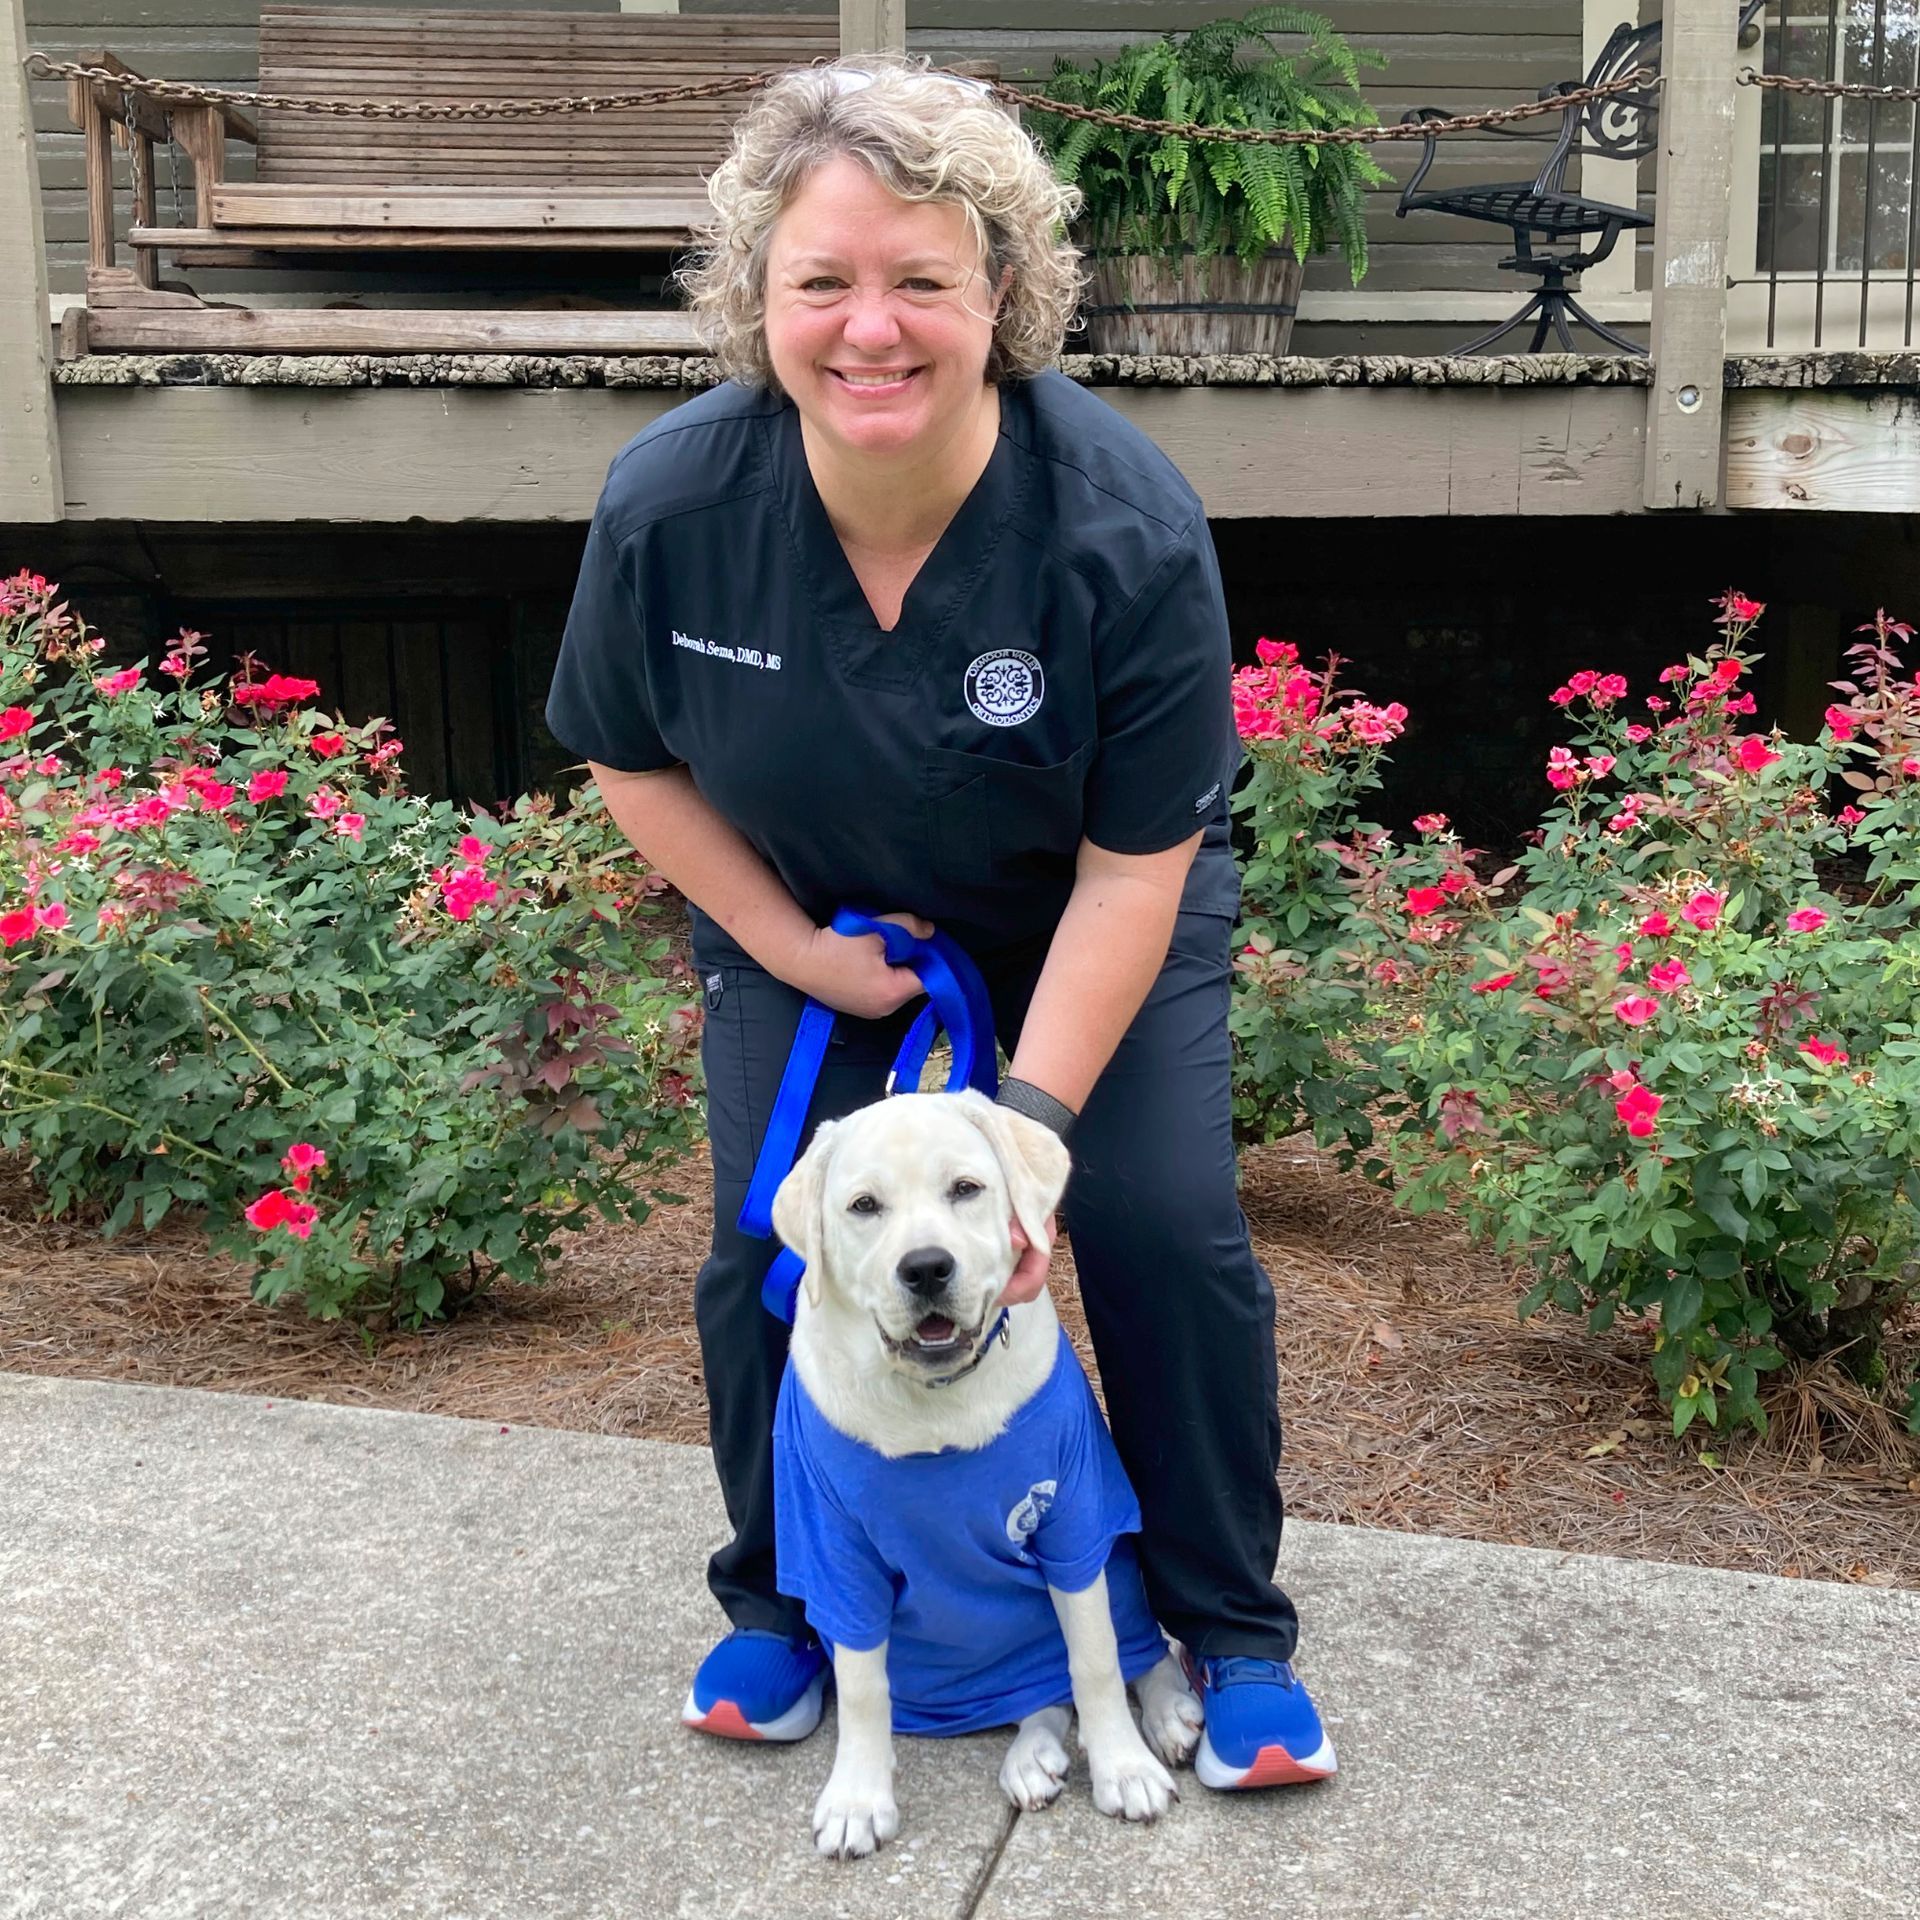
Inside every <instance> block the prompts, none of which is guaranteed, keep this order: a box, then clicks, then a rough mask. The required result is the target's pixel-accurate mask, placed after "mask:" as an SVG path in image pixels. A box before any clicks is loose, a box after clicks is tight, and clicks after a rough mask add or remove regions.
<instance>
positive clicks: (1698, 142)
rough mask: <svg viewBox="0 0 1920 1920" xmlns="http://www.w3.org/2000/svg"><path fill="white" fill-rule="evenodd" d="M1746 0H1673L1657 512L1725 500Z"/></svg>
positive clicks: (1661, 250) (1666, 39)
mask: <svg viewBox="0 0 1920 1920" xmlns="http://www.w3.org/2000/svg"><path fill="white" fill-rule="evenodd" d="M1736 15H1737V9H1736V7H1735V5H1734V0H1666V11H1665V20H1666V28H1665V31H1664V32H1663V34H1662V35H1661V41H1662V45H1661V50H1660V68H1661V71H1662V73H1664V74H1665V76H1666V84H1665V85H1664V86H1663V87H1662V88H1661V90H1660V149H1659V159H1658V173H1657V177H1656V184H1655V199H1654V229H1653V341H1652V345H1653V385H1652V387H1651V388H1650V389H1649V391H1648V397H1647V445H1646V485H1645V491H1644V495H1643V498H1644V500H1645V504H1646V505H1647V506H1649V507H1710V506H1713V505H1714V504H1715V503H1716V502H1717V501H1718V500H1719V497H1720V458H1721V445H1720V442H1721V428H1720V413H1721V390H1722V385H1723V382H1724V379H1725V367H1726V354H1727V232H1728V223H1729V220H1730V218H1731V215H1730V210H1729V208H1730V200H1731V196H1732V190H1733V89H1734V78H1733V72H1734V27H1735V23H1736Z"/></svg>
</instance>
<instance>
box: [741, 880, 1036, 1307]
mask: <svg viewBox="0 0 1920 1920" xmlns="http://www.w3.org/2000/svg"><path fill="white" fill-rule="evenodd" d="M832 924H833V930H834V932H835V933H838V934H843V935H845V936H846V937H847V938H848V939H857V938H858V937H859V936H860V935H862V934H878V935H879V936H880V939H881V942H882V944H883V945H884V946H885V948H886V955H887V964H888V965H889V966H893V967H910V968H912V970H913V971H914V972H915V973H916V974H918V975H919V976H920V981H921V984H922V985H923V986H924V987H925V988H926V990H927V1004H926V1005H925V1006H924V1007H922V1008H921V1010H920V1015H919V1018H918V1019H916V1020H915V1021H914V1023H913V1025H912V1026H911V1027H909V1028H908V1029H907V1036H906V1038H905V1039H904V1040H902V1041H901V1043H900V1051H899V1052H898V1053H897V1054H896V1055H895V1056H894V1061H893V1068H892V1071H891V1072H890V1073H889V1074H888V1075H887V1091H888V1092H889V1093H917V1092H918V1091H919V1090H920V1075H921V1072H922V1070H923V1069H924V1068H925V1066H926V1064H927V1055H928V1054H929V1053H931V1052H932V1051H933V1042H934V1037H935V1035H936V1034H938V1033H939V1032H940V1031H941V1030H942V1029H943V1028H944V1029H945V1031H946V1035H947V1040H948V1043H949V1044H950V1045H951V1047H952V1048H953V1071H952V1072H951V1073H949V1074H948V1075H947V1087H946V1090H947V1092H949V1093H958V1092H960V1091H961V1089H962V1088H965V1087H974V1088H977V1089H978V1090H979V1091H980V1092H981V1093H984V1094H985V1095H986V1096H987V1098H988V1099H992V1098H993V1096H994V1094H995V1093H996V1092H998V1091H999V1086H1000V1076H999V1070H998V1068H997V1066H996V1064H995V1061H994V1053H993V1004H992V1002H991V1001H990V1000H989V999H988V998H987V983H986V982H985V981H984V980H983V979H981V977H980V971H979V969H978V968H977V967H976V966H975V965H974V964H973V962H972V961H971V960H969V959H968V958H967V956H966V954H965V953H964V952H962V951H961V949H960V947H959V946H958V945H956V944H955V942H954V941H953V940H951V939H949V938H948V936H947V935H946V934H944V933H939V932H936V933H935V934H934V935H933V936H932V937H931V938H930V939H927V940H922V939H920V938H918V937H917V936H916V935H915V934H913V933H912V932H910V931H909V930H908V929H907V928H905V927H903V926H901V925H899V924H898V923H897V922H896V921H892V920H877V919H875V918H874V917H873V916H872V915H871V914H866V913H856V912H855V911H854V910H853V909H852V908H850V907H842V908H841V909H840V910H839V912H838V913H836V914H835V915H834V916H833V922H832ZM834 1018H835V1015H834V1011H833V1009H832V1008H831V1007H825V1006H822V1005H821V1004H820V1002H819V1001H817V1000H809V1001H808V1002H807V1004H806V1007H805V1008H804V1009H803V1011H802V1012H801V1015H800V1028H799V1031H798V1032H797V1033H796V1034H795V1035H794V1036H793V1051H792V1052H791V1053H789V1054H788V1055H787V1065H786V1071H785V1072H784V1073H783V1074H782V1075H781V1076H780V1091H779V1092H778V1093H777V1094H776V1095H775V1096H774V1101H773V1116H772V1118H771V1119H769V1120H768V1122H767V1130H766V1133H765V1135H764V1136H763V1138H762V1139H761V1142H760V1157H759V1158H758V1159H757V1160H756V1161H755V1162H754V1163H753V1179H752V1180H751V1181H750V1182H749V1183H748V1186H747V1197H746V1199H745V1200H744V1201H743V1202H742V1203H741V1207H740V1231H741V1232H742V1233H746V1234H751V1235H752V1236H753V1238H754V1239H756V1240H771V1239H772V1238H773V1196H774V1194H775V1193H776V1192H777V1191H778V1189H779V1186H780V1182H781V1181H782V1180H784V1179H785V1178H786V1177H787V1175H788V1173H789V1172H791V1171H792V1168H793V1162H794V1156H795V1155H796V1154H797V1153H798V1152H799V1150H800V1135H801V1133H802V1131H803V1130H804V1128H805V1127H806V1124H807V1109H808V1107H810V1106H811V1105H812V1104H813V1089H814V1085H815V1083H816V1082H817V1081H818V1080H819V1078H820V1064H821V1062H822V1061H823V1060H824V1059H825V1058H826V1054H827V1042H828V1041H829V1040H830V1039H831V1038H832V1036H833V1022H834ZM805 1265H806V1263H805V1262H804V1261H803V1260H802V1259H801V1258H800V1256H799V1255H798V1254H797V1253H795V1252H794V1251H793V1249H792V1248H791V1247H782V1248H781V1249H780V1251H779V1253H777V1254H776V1255H775V1256H774V1262H773V1265H772V1266H771V1267H769V1268H768V1269H767V1277H766V1279H765V1280H764V1281H762V1282H761V1285H760V1301H761V1304H762V1305H763V1306H764V1307H765V1308H766V1310H767V1311H768V1312H769V1313H770V1314H772V1315H773V1316H774V1318H775V1319H776V1320H784V1321H786V1322H787V1324H788V1325H789V1326H791V1325H792V1324H793V1314H794V1303H795V1302H796V1301H797V1300H798V1299H799V1297H800V1276H801V1274H802V1272H803V1271H804V1270H805ZM1004 1317H1005V1316H1004V1315H1003V1316H1002V1318H1004Z"/></svg>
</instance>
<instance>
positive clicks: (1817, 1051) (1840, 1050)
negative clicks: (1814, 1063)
mask: <svg viewBox="0 0 1920 1920" xmlns="http://www.w3.org/2000/svg"><path fill="white" fill-rule="evenodd" d="M1800 1051H1801V1052H1802V1053H1809V1054H1811V1055H1812V1056H1813V1057H1814V1059H1816V1060H1818V1061H1819V1062H1820V1064H1821V1065H1822V1066H1823V1067H1844V1066H1845V1065H1846V1064H1847V1050H1846V1048H1845V1047H1836V1046H1835V1045H1834V1044H1833V1042H1832V1041H1830V1040H1802V1041H1801V1042H1800Z"/></svg>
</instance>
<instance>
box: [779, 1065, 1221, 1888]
mask: <svg viewBox="0 0 1920 1920" xmlns="http://www.w3.org/2000/svg"><path fill="white" fill-rule="evenodd" d="M1067 1170H1068V1159H1067V1152H1066V1149H1065V1148H1064V1147H1063V1146H1062V1145H1061V1144H1060V1142H1059V1141H1058V1140H1057V1139H1055V1137H1054V1136H1053V1134H1052V1133H1050V1132H1049V1131H1048V1130H1047V1129H1046V1128H1045V1127H1042V1126H1040V1125H1038V1124H1037V1123H1036V1122H1034V1121H1031V1120H1029V1119H1027V1118H1025V1117H1024V1116H1023V1115H1020V1114H1016V1113H1012V1112H1009V1111H1008V1110H1007V1109H1005V1108H1003V1107H997V1106H995V1105H994V1104H993V1103H992V1102H991V1101H989V1100H987V1099H986V1098H985V1097H984V1096H982V1095H980V1094H977V1093H960V1094H904V1095H898V1096H895V1097H894V1098H891V1099H888V1100H883V1101H881V1102H880V1103H878V1104H877V1105H875V1106H871V1107H867V1108H864V1109H862V1110H861V1111H860V1112H858V1113H855V1114H853V1115H851V1116H850V1117H849V1118H847V1119H845V1120H842V1121H839V1122H837V1123H832V1124H825V1125H822V1126H821V1127H820V1128H819V1130H818V1131H817V1133H816V1134H815V1136H814V1139H813V1141H812V1143H811V1145H810V1146H809V1147H808V1149H807V1152H806V1153H805V1155H804V1156H803V1157H802V1158H801V1160H800V1162H799V1163H798V1164H797V1165H796V1166H795V1167H794V1169H793V1171H792V1173H791V1174H789V1175H788V1177H787V1179H786V1180H785V1182H784V1183H783V1184H782V1185H781V1187H780V1190H779V1193H778V1195H777V1197H776V1198H775V1201H774V1206H773V1223H774V1227H775V1229H776V1231H777V1232H778V1233H779V1235H780V1238H781V1239H782V1240H783V1241H785V1242H786V1244H787V1245H788V1246H789V1247H791V1248H793V1249H794V1251H795V1252H797V1253H798V1254H799V1255H800V1256H801V1257H802V1258H803V1259H804V1260H805V1261H806V1275H805V1284H804V1286H803V1287H802V1290H801V1299H800V1302H799V1305H798V1308H797V1313H796V1319H795V1323H794V1330H793V1347H792V1363H791V1365H790V1366H789V1368H788V1370H787V1377H786V1381H785V1384H784V1385H783V1387H782V1390H781V1398H780V1407H779V1413H778V1417H777V1420H776V1428H775V1450H774V1463H775V1487H776V1492H775V1501H776V1513H777V1547H776V1551H777V1558H778V1563H779V1568H780V1584H781V1587H782V1589H783V1590H784V1591H786V1592H788V1593H791V1594H794V1595H795V1596H796V1597H798V1598H800V1599H801V1600H802V1601H804V1602H805V1604H806V1608H807V1615H808V1618H809V1620H810V1621H811V1622H812V1624H813V1626H814V1628H815V1630H816V1631H817V1632H818V1633H819V1634H820V1636H821V1639H822V1640H823V1641H824V1642H825V1643H826V1644H827V1646H828V1647H829V1649H830V1650H831V1652H832V1655H833V1670H834V1680H835V1683H836V1686H837V1688H838V1691H839V1696H840V1734H839V1746H838V1749H837V1750H836V1752H835V1755H834V1763H833V1773H832V1776H831V1778H829V1780H828V1781H827V1784H826V1789H825V1791H824V1792H823V1793H822V1794H821V1795H820V1799H819V1803H818V1804H817V1805H816V1807H815V1808H814V1813H813V1833H814V1840H815V1844H816V1845H817V1846H818V1848H819V1850H820V1851H821V1852H822V1853H823V1854H829V1855H836V1856H839V1857H842V1858H845V1857H850V1856H854V1855H859V1854H867V1853H871V1852H873V1851H874V1849H875V1848H876V1847H878V1846H880V1845H881V1844H882V1843H883V1842H885V1841H887V1840H889V1839H891V1838H892V1837H893V1835H894V1833H895V1832H896V1831H897V1829H898V1824H899V1816H898V1813H897V1810H896V1808H895V1805H894V1798H893V1740H892V1735H893V1733H894V1732H895V1731H896V1730H899V1731H902V1732H924V1733H936V1734H939V1733H962V1732H972V1731H977V1730H979V1729H980V1728H983V1727H992V1726H1006V1725H1017V1728H1018V1731H1017V1732H1016V1733H1015V1735H1014V1738H1013V1743H1012V1745H1011V1746H1010V1747H1009V1749H1008V1751H1007V1756H1006V1760H1005V1762H1004V1764H1003V1765H1002V1767H1001V1769H1000V1784H1001V1786H1002V1788H1003V1789H1004V1790H1005V1792H1006V1794H1007V1797H1008V1798H1009V1799H1010V1800H1012V1801H1013V1803H1014V1805H1015V1806H1018V1807H1023V1808H1037V1807H1042V1806H1045V1805H1047V1804H1048V1803H1049V1802H1050V1801H1052V1800H1053V1799H1054V1797H1055V1796H1056V1795H1057V1794H1058V1793H1059V1791H1060V1786H1061V1782H1062V1780H1063V1779H1064V1777H1065V1775H1066V1772H1067V1767H1068V1759H1067V1749H1066V1744H1065V1742H1066V1733H1067V1727H1068V1717H1069V1708H1068V1703H1069V1701H1070V1702H1071V1707H1072V1711H1073V1712H1074V1713H1077V1714H1078V1716H1079V1722H1080V1743H1081V1745H1082V1746H1083V1747H1084V1748H1085V1750H1086V1754H1087V1760H1088V1765H1089V1770H1090V1772H1091V1774H1092V1778H1093V1797H1094V1804H1095V1805H1096V1806H1097V1807H1099V1808H1100V1810H1101V1811H1102V1812H1104V1813H1109V1814H1113V1815H1116V1816H1118V1817H1121V1818H1124V1819H1128V1820H1151V1819H1153V1818H1155V1817H1156V1816H1157V1815H1159V1814H1161V1813H1163V1812H1165V1811H1166V1808H1167V1806H1168V1803H1169V1802H1170V1801H1171V1800H1172V1799H1174V1798H1175V1797H1176V1793H1175V1788H1174V1784H1173V1780H1172V1778H1171V1776H1170V1775H1169V1773H1168V1771H1167V1766H1168V1765H1178V1764H1179V1763H1180V1762H1182V1761H1184V1760H1186V1759H1187V1758H1189V1757H1190V1755H1191V1754H1192V1751H1193V1748H1194V1745H1195V1742H1196V1741H1197V1739H1198V1737H1199V1730H1200V1725H1201V1713H1200V1704H1199V1702H1198V1700H1197V1699H1196V1698H1195V1697H1194V1695H1193V1693H1192V1691H1191V1689H1190V1688H1189V1687H1188V1685H1187V1682H1186V1679H1185V1677H1184V1676H1183V1674H1182V1673H1181V1670H1180V1667H1179V1665H1178V1663H1177V1662H1176V1661H1175V1660H1174V1659H1173V1658H1171V1657H1170V1656H1169V1654H1168V1652H1167V1648H1166V1642H1165V1640H1164V1639H1163V1637H1162V1636H1161V1634H1160V1631H1159V1629H1158V1627H1157V1626H1156V1625H1155V1624H1154V1622H1153V1619H1152V1616H1151V1614H1150V1612H1149V1611H1148V1609H1147V1606H1146V1597H1145V1594H1144V1591H1143V1590H1142V1588H1141V1584H1140V1575H1139V1569H1138V1566H1137V1564H1136V1562H1135V1560H1134V1557H1133V1549H1132V1541H1131V1539H1130V1538H1129V1537H1128V1536H1130V1535H1131V1534H1132V1533H1133V1532H1136V1531H1137V1530H1138V1528H1139V1524H1140V1522H1139V1509H1138V1507H1137V1505H1135V1503H1134V1499H1133V1492H1132V1489H1131V1487H1130V1486H1128V1484H1127V1481H1126V1476H1125V1473H1124V1472H1123V1471H1122V1469H1121V1467H1120V1462H1119V1458H1118V1455H1117V1454H1116V1453H1115V1452H1114V1448H1113V1441H1112V1439H1111V1437H1110V1436H1109V1434H1108V1433H1107V1429H1106V1423H1105V1421H1104V1420H1103V1419H1102V1418H1101V1416H1100V1411H1099V1407H1098V1405H1097V1403H1095V1401H1094V1399H1093V1395H1092V1389H1091V1388H1090V1387H1089V1385H1088V1383H1087V1380H1086V1376H1085V1374H1084V1373H1083V1372H1082V1371H1081V1368H1080V1366H1079V1363H1078V1361H1077V1360H1076V1359H1075V1357H1074V1355H1073V1351H1072V1349H1071V1347H1069V1346H1068V1344H1067V1342H1066V1338H1065V1336H1064V1334H1063V1333H1062V1331H1061V1329H1060V1324H1059V1321H1058V1319H1057V1318H1056V1316H1055V1314H1054V1309H1053V1302H1052V1300H1051V1299H1050V1298H1049V1297H1048V1296H1047V1295H1046V1294H1045V1293H1044V1292H1043V1293H1042V1294H1041V1295H1040V1297H1039V1298H1038V1299H1036V1300H1034V1301H1032V1302H1030V1303H1028V1304H1025V1305H1021V1306H1015V1307H1012V1308H1003V1307H1002V1306H1001V1295H1002V1293H1003V1292H1004V1291H1005V1288H1006V1285H1007V1281H1008V1279H1009V1278H1010V1276H1011V1274H1012V1272H1013V1268H1014V1265H1015V1261H1016V1254H1015V1249H1014V1247H1013V1244H1012V1237H1011V1234H1010V1232H1009V1229H1008V1222H1009V1220H1010V1219H1017V1220H1018V1221H1019V1222H1020V1225H1021V1227H1022V1229H1023V1230H1024V1231H1025V1232H1026V1234H1027V1235H1028V1236H1029V1237H1030V1238H1031V1239H1033V1240H1035V1241H1036V1243H1037V1242H1038V1240H1039V1238H1040V1235H1041V1233H1042V1227H1043V1222H1044V1221H1045V1220H1046V1218H1047V1216H1048V1214H1050V1213H1051V1212H1052V1211H1053V1210H1054V1208H1055V1207H1056V1206H1057V1205H1058V1203H1059V1200H1060V1196H1061V1192H1062V1190H1063V1189H1064V1187H1065V1185H1066V1178H1067ZM1129 1682H1131V1683H1132V1684H1133V1685H1134V1686H1135V1687H1136V1689H1137V1691H1138V1694H1139V1698H1140V1706H1141V1715H1142V1726H1143V1727H1144V1731H1145V1738H1144V1739H1143V1738H1142V1727H1141V1726H1136V1725H1135V1724H1134V1720H1133V1716H1132V1713H1131V1712H1130V1710H1129V1708H1128V1704H1127V1686H1128V1684H1129ZM1163 1763H1165V1764H1163Z"/></svg>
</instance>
